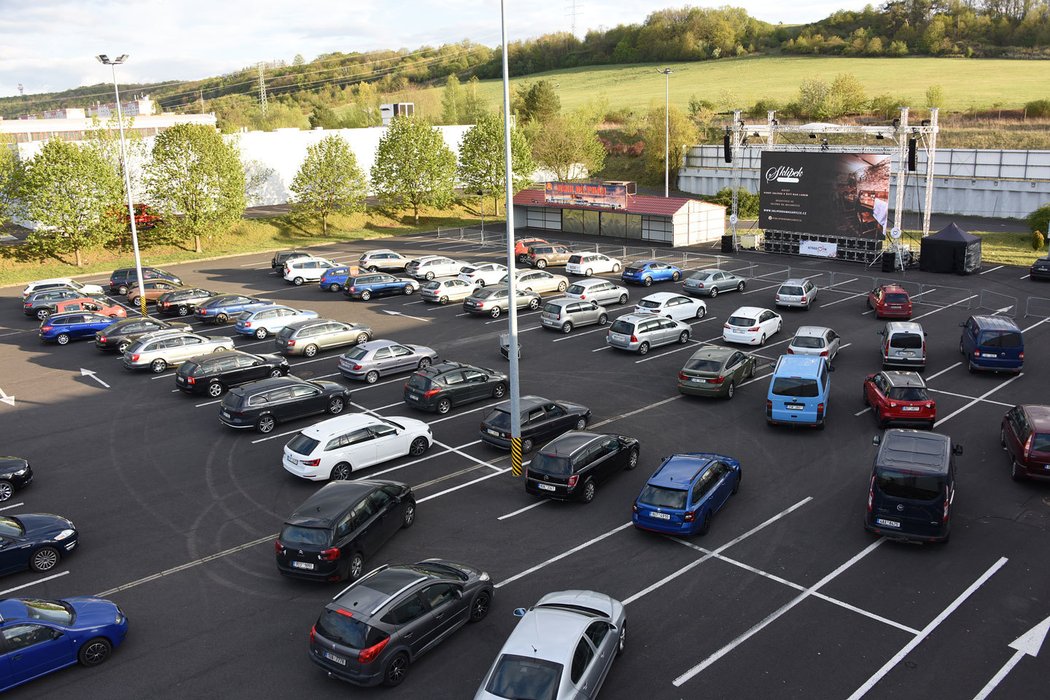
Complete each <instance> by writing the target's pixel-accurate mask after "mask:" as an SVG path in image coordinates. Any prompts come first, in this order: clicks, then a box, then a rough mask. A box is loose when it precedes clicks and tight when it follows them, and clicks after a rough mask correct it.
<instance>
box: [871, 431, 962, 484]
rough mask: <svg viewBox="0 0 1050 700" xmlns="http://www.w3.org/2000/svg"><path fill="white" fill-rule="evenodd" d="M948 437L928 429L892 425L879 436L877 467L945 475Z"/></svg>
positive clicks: (949, 439)
mask: <svg viewBox="0 0 1050 700" xmlns="http://www.w3.org/2000/svg"><path fill="white" fill-rule="evenodd" d="M950 451H951V438H949V437H948V436H947V435H941V434H940V433H931V432H929V431H928V430H905V429H902V428H893V429H890V430H887V431H886V432H885V433H883V435H882V444H881V445H880V446H879V454H878V457H877V461H876V464H877V466H885V467H892V468H900V469H907V470H909V471H921V472H926V473H930V474H945V473H947V471H948V462H949V460H948V455H949V453H950Z"/></svg>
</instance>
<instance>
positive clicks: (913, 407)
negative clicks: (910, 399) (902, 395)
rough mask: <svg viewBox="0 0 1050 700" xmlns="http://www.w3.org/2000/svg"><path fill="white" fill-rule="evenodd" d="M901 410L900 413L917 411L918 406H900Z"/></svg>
mask: <svg viewBox="0 0 1050 700" xmlns="http://www.w3.org/2000/svg"><path fill="white" fill-rule="evenodd" d="M901 410H902V411H918V410H919V407H918V406H902V407H901Z"/></svg>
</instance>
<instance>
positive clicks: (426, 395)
mask: <svg viewBox="0 0 1050 700" xmlns="http://www.w3.org/2000/svg"><path fill="white" fill-rule="evenodd" d="M439 391H441V389H428V390H427V391H424V392H423V398H424V399H429V398H430V397H431V396H435V395H437V393H438V392H439Z"/></svg>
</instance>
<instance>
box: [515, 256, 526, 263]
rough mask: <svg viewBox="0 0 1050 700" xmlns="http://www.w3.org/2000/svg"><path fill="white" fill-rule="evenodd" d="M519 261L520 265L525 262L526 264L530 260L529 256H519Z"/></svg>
mask: <svg viewBox="0 0 1050 700" xmlns="http://www.w3.org/2000/svg"><path fill="white" fill-rule="evenodd" d="M517 259H518V262H519V263H523V262H525V261H526V260H528V259H529V256H528V255H519V256H518V258H517Z"/></svg>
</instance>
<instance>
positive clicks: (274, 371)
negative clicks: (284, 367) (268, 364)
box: [270, 367, 284, 379]
mask: <svg viewBox="0 0 1050 700" xmlns="http://www.w3.org/2000/svg"><path fill="white" fill-rule="evenodd" d="M270 376H271V377H273V378H274V379H276V378H277V377H283V376H284V372H282V371H281V370H280V369H279V368H277V367H275V368H273V369H271V370H270Z"/></svg>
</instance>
